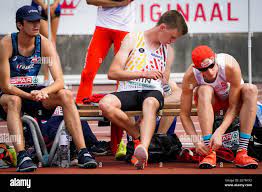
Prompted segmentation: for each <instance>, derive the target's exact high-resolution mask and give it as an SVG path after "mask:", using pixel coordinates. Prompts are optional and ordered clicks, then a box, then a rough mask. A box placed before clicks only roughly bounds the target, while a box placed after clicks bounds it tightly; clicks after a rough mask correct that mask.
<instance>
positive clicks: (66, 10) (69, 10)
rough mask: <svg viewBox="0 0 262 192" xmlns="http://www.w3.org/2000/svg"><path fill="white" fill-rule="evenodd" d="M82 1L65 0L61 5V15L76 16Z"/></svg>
mask: <svg viewBox="0 0 262 192" xmlns="http://www.w3.org/2000/svg"><path fill="white" fill-rule="evenodd" d="M79 3H80V0H63V1H62V3H61V15H74V12H75V10H76V8H77V6H78V5H79Z"/></svg>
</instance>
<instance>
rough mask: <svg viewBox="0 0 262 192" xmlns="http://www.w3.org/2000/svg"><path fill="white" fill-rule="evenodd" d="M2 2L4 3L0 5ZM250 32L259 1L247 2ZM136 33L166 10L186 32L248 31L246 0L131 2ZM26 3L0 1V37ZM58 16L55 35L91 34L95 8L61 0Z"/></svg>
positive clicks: (80, 0)
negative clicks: (175, 14)
mask: <svg viewBox="0 0 262 192" xmlns="http://www.w3.org/2000/svg"><path fill="white" fill-rule="evenodd" d="M3 1H4V2H3ZM249 1H250V4H251V7H250V10H251V12H250V15H251V31H253V32H262V22H261V21H260V20H259V19H260V18H262V12H261V7H262V1H261V0H249ZM134 2H135V3H136V7H137V8H136V10H137V14H136V20H137V25H136V29H135V30H137V31H141V30H146V29H148V28H150V27H152V26H154V25H155V24H156V22H157V21H158V19H159V17H160V15H161V14H162V13H164V12H165V11H167V10H170V9H176V10H178V11H180V12H181V13H182V14H183V15H184V17H185V19H186V21H187V23H188V26H189V33H230V32H248V0H134ZM30 3H31V1H30V0H19V1H18V0H1V7H0V18H1V25H0V34H6V33H11V32H13V31H16V27H15V12H16V10H17V9H18V8H19V7H20V6H22V5H24V4H30ZM61 6H62V16H61V19H60V24H59V29H58V34H61V35H74V34H77V35H81V34H83V35H85V34H92V33H93V31H94V28H95V23H96V9H97V8H96V7H95V6H92V5H88V4H87V3H86V1H85V0H61Z"/></svg>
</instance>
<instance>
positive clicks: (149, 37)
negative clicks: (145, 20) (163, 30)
mask: <svg viewBox="0 0 262 192" xmlns="http://www.w3.org/2000/svg"><path fill="white" fill-rule="evenodd" d="M157 31H158V29H157V28H156V27H154V28H152V29H149V30H147V31H145V32H144V36H145V42H146V44H147V46H148V48H149V49H151V50H155V49H157V48H158V47H159V46H160V45H161V44H160V42H159V40H158V33H157Z"/></svg>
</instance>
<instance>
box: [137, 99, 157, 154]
mask: <svg viewBox="0 0 262 192" xmlns="http://www.w3.org/2000/svg"><path fill="white" fill-rule="evenodd" d="M159 106H160V104H159V101H158V100H157V99H156V98H154V97H147V98H146V99H145V100H144V102H143V121H142V123H141V127H140V134H141V136H140V138H141V144H142V145H143V146H144V147H145V148H146V149H147V150H148V147H149V145H150V141H151V139H152V136H153V134H154V131H155V127H156V113H157V110H158V109H159Z"/></svg>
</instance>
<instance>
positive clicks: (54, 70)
mask: <svg viewBox="0 0 262 192" xmlns="http://www.w3.org/2000/svg"><path fill="white" fill-rule="evenodd" d="M41 50H42V52H41V54H42V57H46V58H48V59H47V60H50V61H51V63H50V64H49V66H48V67H49V70H50V73H51V76H52V78H53V79H54V82H53V83H52V84H51V85H49V86H48V87H46V88H44V89H42V91H43V92H44V93H46V94H50V93H56V92H57V91H59V90H61V89H63V88H64V78H63V72H62V68H61V64H60V59H59V56H58V54H57V52H56V50H55V48H54V46H53V44H52V43H51V41H49V40H48V39H47V38H45V37H44V36H42V35H41Z"/></svg>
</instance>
